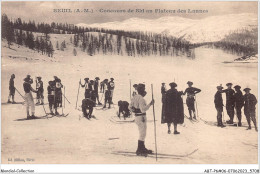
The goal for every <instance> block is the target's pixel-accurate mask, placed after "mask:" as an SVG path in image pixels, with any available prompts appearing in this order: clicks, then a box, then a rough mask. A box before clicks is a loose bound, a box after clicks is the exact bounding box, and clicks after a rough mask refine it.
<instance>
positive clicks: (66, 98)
mask: <svg viewBox="0 0 260 174" xmlns="http://www.w3.org/2000/svg"><path fill="white" fill-rule="evenodd" d="M62 95H63V96H64V98H65V99H66V100H67V102H69V104H70V101H69V100H68V99H67V97H66V96H65V95H64V94H63V93H62Z"/></svg>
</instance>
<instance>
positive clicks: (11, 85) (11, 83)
mask: <svg viewBox="0 0 260 174" xmlns="http://www.w3.org/2000/svg"><path fill="white" fill-rule="evenodd" d="M14 79H15V75H14V74H12V75H11V78H10V81H9V96H8V101H7V103H11V101H10V98H11V97H12V103H13V104H15V103H16V102H15V101H14V95H15V87H14Z"/></svg>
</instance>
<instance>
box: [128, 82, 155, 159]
mask: <svg viewBox="0 0 260 174" xmlns="http://www.w3.org/2000/svg"><path fill="white" fill-rule="evenodd" d="M137 92H138V94H137V95H135V96H134V97H133V98H132V100H131V104H130V105H129V109H130V110H131V111H132V112H133V113H135V122H136V124H137V126H138V130H139V139H138V147H137V150H136V155H141V156H147V154H151V153H152V150H148V149H146V147H145V143H144V141H145V137H146V127H147V118H146V111H147V110H148V109H149V108H150V106H152V105H153V103H154V101H151V102H150V103H149V104H148V105H147V104H146V101H145V99H144V96H146V91H145V85H144V84H139V85H138V87H137Z"/></svg>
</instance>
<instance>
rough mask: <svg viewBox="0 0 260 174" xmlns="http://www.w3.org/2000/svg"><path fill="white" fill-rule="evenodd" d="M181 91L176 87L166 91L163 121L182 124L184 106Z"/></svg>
mask: <svg viewBox="0 0 260 174" xmlns="http://www.w3.org/2000/svg"><path fill="white" fill-rule="evenodd" d="M181 96H182V93H180V92H178V91H177V90H176V89H170V90H168V91H167V92H166V101H165V122H166V123H175V124H182V123H183V122H184V108H183V100H182V97H181Z"/></svg>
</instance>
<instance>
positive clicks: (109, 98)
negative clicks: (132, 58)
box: [103, 79, 111, 109]
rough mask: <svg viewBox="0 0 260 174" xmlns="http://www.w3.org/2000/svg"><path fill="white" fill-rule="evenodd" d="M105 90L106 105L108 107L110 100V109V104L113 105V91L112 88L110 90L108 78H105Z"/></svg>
mask: <svg viewBox="0 0 260 174" xmlns="http://www.w3.org/2000/svg"><path fill="white" fill-rule="evenodd" d="M103 83H104V91H105V102H104V107H103V108H106V105H107V102H108V105H109V106H108V109H110V105H111V93H110V90H108V79H105V80H104V82H103Z"/></svg>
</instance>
